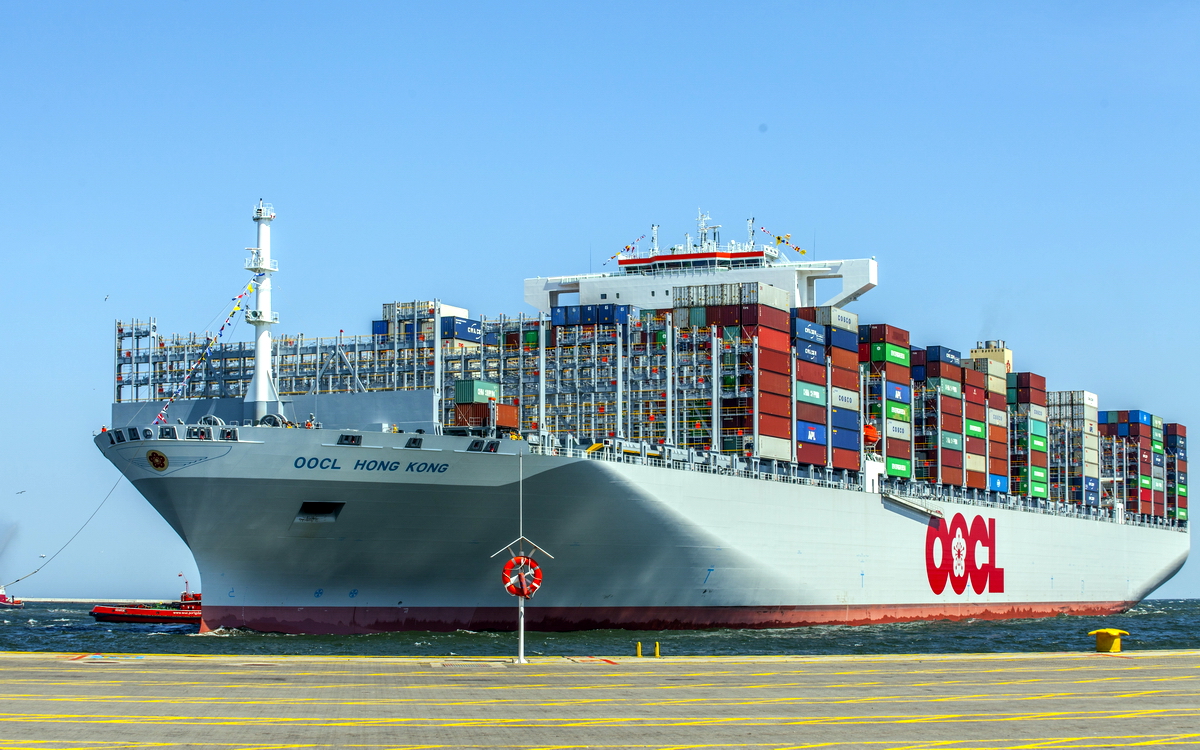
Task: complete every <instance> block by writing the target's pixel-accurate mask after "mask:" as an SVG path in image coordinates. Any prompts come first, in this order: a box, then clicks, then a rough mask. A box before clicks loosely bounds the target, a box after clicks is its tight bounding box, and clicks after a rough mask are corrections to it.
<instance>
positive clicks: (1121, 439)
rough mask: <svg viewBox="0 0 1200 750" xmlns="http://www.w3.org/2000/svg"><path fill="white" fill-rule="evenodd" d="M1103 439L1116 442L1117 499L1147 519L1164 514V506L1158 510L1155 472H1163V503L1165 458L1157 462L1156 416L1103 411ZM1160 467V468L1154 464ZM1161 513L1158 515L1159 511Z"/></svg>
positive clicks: (1101, 426) (1132, 511)
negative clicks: (1155, 443)
mask: <svg viewBox="0 0 1200 750" xmlns="http://www.w3.org/2000/svg"><path fill="white" fill-rule="evenodd" d="M1100 418H1101V419H1102V420H1103V424H1101V425H1100V429H1101V431H1102V434H1103V436H1104V437H1107V438H1110V439H1112V440H1113V441H1114V445H1115V448H1114V450H1115V453H1116V459H1115V464H1116V469H1117V472H1118V476H1119V477H1120V478H1121V480H1122V481H1121V484H1120V486H1119V487H1118V490H1117V492H1116V496H1117V498H1118V499H1120V500H1122V501H1123V502H1124V503H1125V510H1126V511H1128V512H1130V513H1137V514H1140V515H1145V516H1152V517H1153V516H1158V515H1165V507H1162V506H1159V507H1158V508H1156V507H1155V506H1156V503H1155V495H1154V487H1155V481H1154V480H1155V478H1156V477H1155V474H1156V473H1157V472H1156V471H1155V470H1156V469H1159V470H1160V471H1161V481H1162V486H1163V490H1164V491H1163V495H1162V497H1163V501H1164V505H1165V500H1166V492H1165V490H1166V457H1165V450H1164V454H1163V455H1161V456H1160V457H1159V458H1158V459H1157V460H1156V459H1155V456H1156V455H1159V454H1156V453H1155V450H1154V447H1155V446H1154V442H1155V441H1154V439H1153V431H1154V427H1153V424H1154V416H1153V415H1152V414H1150V413H1149V412H1145V411H1141V410H1138V409H1131V410H1128V411H1106V412H1101V416H1100ZM1156 463H1158V464H1161V467H1158V466H1155V464H1156ZM1160 510H1161V511H1162V512H1159V511H1160Z"/></svg>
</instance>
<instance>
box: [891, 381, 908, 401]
mask: <svg viewBox="0 0 1200 750" xmlns="http://www.w3.org/2000/svg"><path fill="white" fill-rule="evenodd" d="M887 397H888V399H889V400H891V401H899V402H900V403H902V404H911V403H912V388H909V387H908V386H907V385H900V384H899V383H888V384H887Z"/></svg>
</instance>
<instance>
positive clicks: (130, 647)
mask: <svg viewBox="0 0 1200 750" xmlns="http://www.w3.org/2000/svg"><path fill="white" fill-rule="evenodd" d="M90 610H91V605H86V604H61V603H55V604H27V605H26V607H25V609H20V610H0V650H4V651H65V652H73V653H80V652H90V653H114V652H115V653H175V654H259V655H268V654H304V655H331V654H337V655H362V656H452V655H458V656H511V655H512V654H513V653H514V652H515V650H516V634H515V633H512V632H507V633H497V632H473V631H467V630H459V631H456V632H452V633H430V632H404V633H377V634H371V635H283V634H278V633H256V632H252V631H245V630H219V631H215V632H212V633H205V634H200V633H198V632H197V628H196V627H195V626H190V625H147V624H132V623H131V624H125V623H98V622H95V621H94V620H93V619H92V618H91V616H90V615H89V614H88V612H89V611H90ZM513 617H514V621H515V618H516V608H515V607H514V609H513ZM1198 623H1200V599H1160V600H1150V601H1146V602H1143V603H1141V604H1139V605H1138V606H1137V607H1135V608H1133V609H1131V610H1130V611H1128V612H1126V613H1124V614H1120V615H1106V616H1103V617H1080V616H1073V615H1062V616H1059V617H1050V618H1040V619H1028V620H960V621H949V620H938V621H933V622H905V623H889V624H882V625H861V626H853V627H851V626H844V625H819V626H813V627H803V628H786V629H772V630H732V629H720V630H659V631H636V630H582V631H576V632H569V633H538V632H530V633H527V634H526V641H525V642H526V651H527V653H528V654H530V655H547V656H621V655H626V656H628V655H632V654H633V653H634V649H635V644H636V643H637V642H638V641H641V642H642V644H643V648H644V649H646V653H647V654H649V653H651V652H652V650H653V643H654V642H655V641H657V642H658V643H660V644H661V647H662V653H663V655H664V656H680V655H699V656H703V655H725V656H738V655H751V654H761V655H777V654H914V653H988V652H1005V651H1026V652H1028V651H1090V650H1092V649H1093V648H1094V644H1095V640H1094V638H1093V637H1091V636H1089V635H1088V631H1091V630H1095V629H1097V628H1120V629H1121V630H1126V631H1128V632H1129V633H1130V635H1129V636H1128V637H1126V638H1125V639H1124V647H1125V648H1126V649H1128V650H1145V649H1183V648H1200V633H1198V632H1197V630H1196V625H1197V624H1198Z"/></svg>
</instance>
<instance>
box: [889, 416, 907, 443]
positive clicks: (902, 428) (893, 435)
mask: <svg viewBox="0 0 1200 750" xmlns="http://www.w3.org/2000/svg"><path fill="white" fill-rule="evenodd" d="M886 429H887V439H888V440H903V441H905V442H912V425H910V424H909V423H908V422H900V421H898V420H895V419H889V420H887V425H886Z"/></svg>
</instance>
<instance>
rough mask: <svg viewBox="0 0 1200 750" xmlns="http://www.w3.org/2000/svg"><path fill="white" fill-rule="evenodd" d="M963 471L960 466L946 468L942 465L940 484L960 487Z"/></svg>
mask: <svg viewBox="0 0 1200 750" xmlns="http://www.w3.org/2000/svg"><path fill="white" fill-rule="evenodd" d="M962 481H963V471H962V467H961V466H947V465H946V464H942V484H949V485H953V486H955V487H962Z"/></svg>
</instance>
